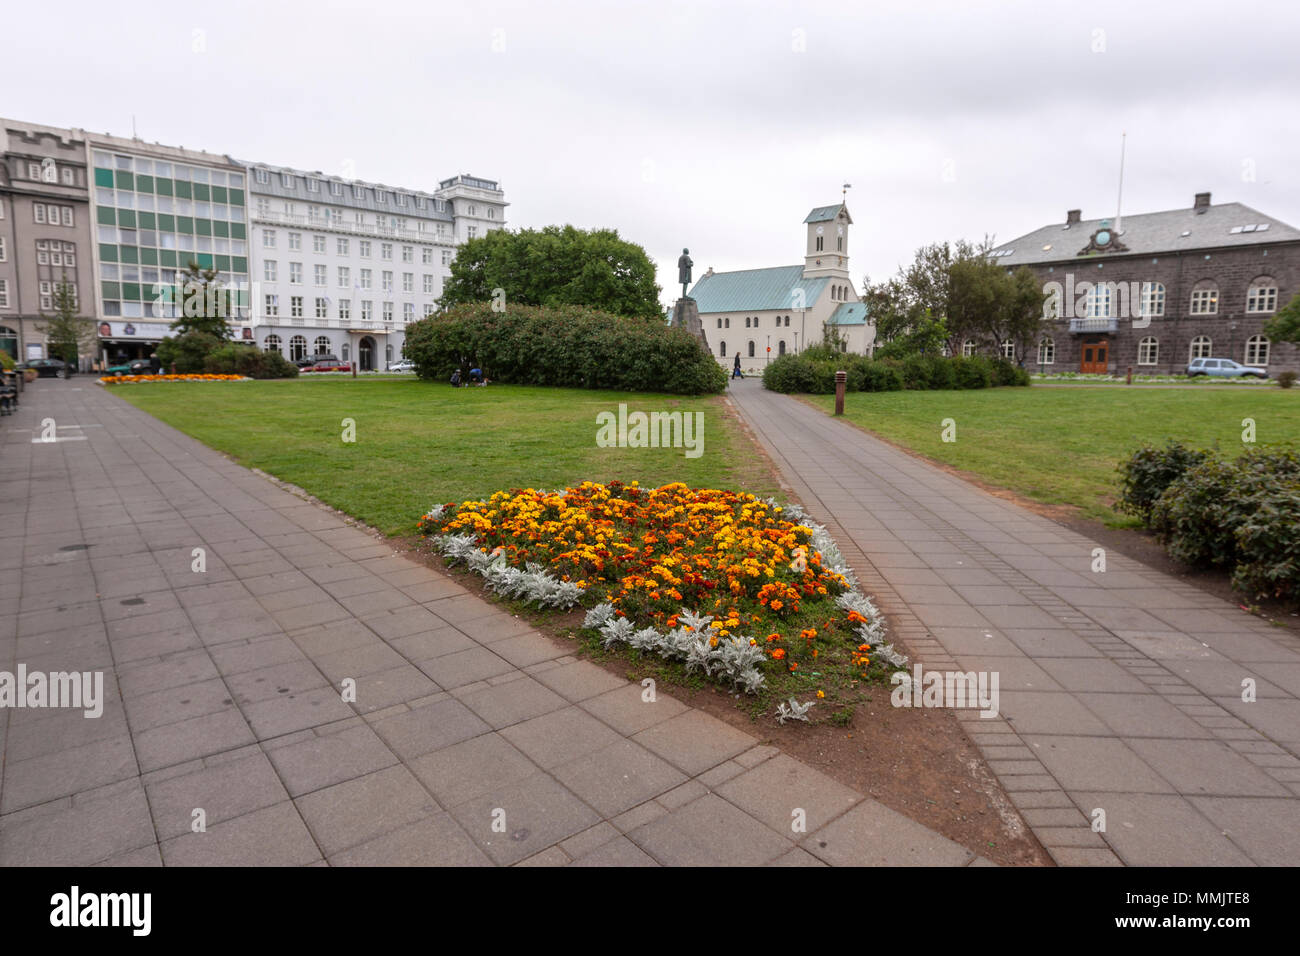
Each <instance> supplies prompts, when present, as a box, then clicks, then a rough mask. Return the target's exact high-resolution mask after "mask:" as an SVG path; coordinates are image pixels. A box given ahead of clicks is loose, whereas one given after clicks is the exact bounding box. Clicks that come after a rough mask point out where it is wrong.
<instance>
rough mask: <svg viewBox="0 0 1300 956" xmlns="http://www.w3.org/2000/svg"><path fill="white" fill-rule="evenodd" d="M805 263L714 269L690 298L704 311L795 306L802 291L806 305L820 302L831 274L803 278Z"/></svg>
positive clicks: (702, 280) (745, 310) (696, 286)
mask: <svg viewBox="0 0 1300 956" xmlns="http://www.w3.org/2000/svg"><path fill="white" fill-rule="evenodd" d="M803 268H804V267H803V266H775V267H774V268H771V269H743V270H741V271H739V272H715V273H713V274H712V275H706V276H703V277H702V278H700V280H699V281H697V282H696V283H695V286H694V287H693V288H692V289H691V291H690V297H691V298H692V299H694V300H695V303H696V305H697V306H698V307H699V310H700V312H701V313H710V312H766V311H776V310H780V309H796V308H798V307H799V306H798V305H797V304H796V293H797V292H798V291H799V290H802V291H803V302H804V306H805V307H810V306H811V305H812V304H813V303H814V302H816V301H817V298H818V296H820V295H821V294H822V290H823V289H825V288H826V284H827V283H828V282H830V277H829V276H818V277H817V278H814V279H805V278H804V277H803Z"/></svg>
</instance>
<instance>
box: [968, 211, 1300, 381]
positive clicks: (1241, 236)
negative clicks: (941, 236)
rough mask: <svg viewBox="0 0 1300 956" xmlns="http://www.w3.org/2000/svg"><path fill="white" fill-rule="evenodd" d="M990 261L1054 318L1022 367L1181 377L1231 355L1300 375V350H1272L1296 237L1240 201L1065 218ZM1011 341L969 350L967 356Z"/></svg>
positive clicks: (1292, 272) (1278, 346) (1293, 276)
mask: <svg viewBox="0 0 1300 956" xmlns="http://www.w3.org/2000/svg"><path fill="white" fill-rule="evenodd" d="M991 255H992V256H993V257H994V261H995V262H997V263H998V264H999V265H1004V266H1006V267H1007V268H1008V269H1014V268H1016V267H1018V266H1022V265H1023V266H1028V267H1029V268H1031V269H1033V270H1034V272H1035V273H1037V275H1038V276H1039V278H1041V279H1042V281H1043V288H1044V292H1045V294H1046V295H1047V297H1048V306H1047V308H1048V309H1049V310H1050V314H1051V315H1052V318H1051V319H1050V321H1049V322H1048V328H1047V330H1046V332H1045V334H1044V335H1043V336H1042V339H1041V341H1040V342H1039V343H1037V345H1036V346H1035V345H1034V344H1032V343H1027V348H1026V349H1025V352H1024V354H1023V355H1015V356H1014V357H1015V358H1017V359H1022V360H1023V362H1024V365H1025V367H1026V368H1028V369H1030V370H1032V371H1043V372H1109V373H1111V374H1124V373H1125V371H1126V370H1127V369H1128V368H1129V367H1132V369H1133V371H1134V373H1135V374H1136V373H1140V372H1146V373H1176V372H1183V371H1185V370H1186V367H1187V364H1188V362H1189V361H1190V360H1191V359H1193V358H1198V357H1215V358H1229V359H1233V360H1235V361H1237V362H1240V363H1242V364H1245V365H1258V366H1262V367H1264V368H1266V369H1267V370H1268V371H1269V373H1270V374H1271V375H1276V374H1277V373H1278V372H1280V371H1282V370H1285V369H1297V368H1300V354H1298V352H1300V350H1297V348H1296V346H1294V345H1290V344H1287V343H1281V342H1270V341H1269V340H1268V337H1267V336H1266V335H1265V334H1264V326H1265V324H1266V323H1267V322H1268V321H1269V320H1270V319H1271V318H1272V317H1273V315H1274V314H1275V313H1276V312H1277V310H1278V309H1279V308H1281V307H1283V306H1284V305H1286V304H1287V303H1288V302H1289V301H1290V300H1291V299H1292V297H1294V296H1295V295H1296V294H1297V293H1298V292H1300V230H1296V229H1294V228H1292V227H1291V226H1289V225H1287V224H1286V223H1284V222H1281V221H1279V220H1277V219H1274V218H1272V217H1271V216H1266V215H1265V214H1263V213H1261V212H1257V211H1255V210H1254V209H1251V208H1250V207H1249V206H1244V205H1242V204H1241V203H1235V202H1233V203H1220V204H1218V205H1214V204H1212V203H1211V202H1210V194H1209V193H1197V194H1196V196H1195V199H1194V201H1193V203H1192V205H1191V206H1189V207H1187V208H1184V209H1173V210H1168V211H1166V212H1156V213H1146V214H1139V215H1132V216H1124V217H1123V218H1122V219H1115V220H1112V219H1087V220H1085V219H1083V218H1082V215H1081V212H1080V210H1078V209H1072V210H1070V211H1069V212H1067V213H1066V217H1065V221H1064V222H1060V223H1055V224H1052V225H1047V226H1043V227H1042V228H1041V229H1038V230H1036V231H1034V232H1031V233H1028V234H1026V235H1023V236H1020V237H1019V238H1017V239H1013V240H1011V241H1010V242H1006V243H1003V244H1002V245H1000V246H998V247H996V248H995V249H993V250H992V252H991ZM989 347H993V348H997V347H1001V348H1002V349H1003V351H1004V354H1006V353H1007V352H1011V351H1013V350H1014V349H1015V345H1014V344H1012V343H977V342H969V341H968V342H966V343H964V345H963V350H964V351H966V352H971V351H979V350H983V349H985V348H989Z"/></svg>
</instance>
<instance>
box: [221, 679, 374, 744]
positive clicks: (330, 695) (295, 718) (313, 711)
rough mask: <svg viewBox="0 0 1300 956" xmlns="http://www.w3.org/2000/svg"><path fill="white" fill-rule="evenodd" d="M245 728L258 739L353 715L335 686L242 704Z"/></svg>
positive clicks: (316, 725) (317, 725) (277, 735)
mask: <svg viewBox="0 0 1300 956" xmlns="http://www.w3.org/2000/svg"><path fill="white" fill-rule="evenodd" d="M243 709H244V715H245V716H246V717H247V718H248V725H249V726H250V727H252V729H253V732H254V733H255V734H257V737H258V739H259V740H266V739H268V738H270V737H279V736H280V735H281V734H288V733H293V732H294V731H295V730H305V729H306V728H308V727H319V726H321V725H322V724H329V723H333V722H334V721H336V720H343V719H345V718H347V717H351V716H352V708H351V707H349V706H348V705H347V704H345V703H343V699H342V697H341V696H340V692H339V690H338V689H337V688H334V687H318V688H316V689H314V690H307V691H300V692H298V693H289V694H280V695H278V696H276V697H273V698H271V699H269V700H261V701H256V702H253V703H249V704H245V705H244V708H243Z"/></svg>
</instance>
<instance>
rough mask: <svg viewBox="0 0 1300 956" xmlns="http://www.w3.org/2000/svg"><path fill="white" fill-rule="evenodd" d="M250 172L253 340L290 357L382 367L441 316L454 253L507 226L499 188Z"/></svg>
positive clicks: (266, 169)
mask: <svg viewBox="0 0 1300 956" xmlns="http://www.w3.org/2000/svg"><path fill="white" fill-rule="evenodd" d="M245 165H246V168H247V170H248V175H247V180H248V188H249V203H248V212H249V219H250V223H251V226H252V229H251V234H250V236H249V240H250V242H249V244H250V257H251V261H250V264H249V270H250V273H251V278H252V280H253V284H254V286H253V295H252V302H251V309H250V313H251V315H250V325H251V328H252V332H251V334H252V337H253V338H254V340H255V341H256V343H257V345H258V347H259V348H262V349H265V350H268V351H270V350H274V351H278V352H279V353H280V354H281V355H283V356H285V358H288V359H290V360H297V359H301V358H306V357H310V356H313V355H324V354H331V355H336V356H338V357H339V358H341V359H343V360H344V361H354V362H356V363H357V367H358V368H359V369H360V370H361V371H369V370H372V369H377V370H382V369H385V368H387V367H388V366H389V365H391V364H392V363H394V362H396V361H397V360H398V359H399V358H400V357H401V355H402V346H403V344H404V342H405V339H406V336H405V329H406V326H407V325H408V324H409V323H411V322H414V321H415V320H416V319H420V318H423V317H424V316H426V315H428V314H429V313H431V312H432V311H433V310H434V308H435V305H434V303H435V302H436V301H437V299H438V297H439V296H440V295H442V284H443V280H444V279H445V278H446V277H447V276H448V275H450V271H451V270H450V266H451V262H452V259H453V258H454V256H455V250H456V246H458V245H459V244H460V243H462V242H464V241H465V240H467V239H472V238H474V237H475V236H481V235H483V234H484V233H486V232H487V231H488V230H489V229H500V228H501V227H503V226H504V225H505V208H506V206H507V205H508V204H507V203H506V201H505V194H504V193H503V192H502V190H501V188H500V186H499V184H498V183H496V182H494V181H492V180H487V179H478V178H475V177H473V176H463V175H462V176H454V177H452V178H451V179H446V180H443V181H442V182H441V183H439V185H438V190H437V192H434V193H425V192H420V191H418V190H412V189H399V188H395V187H391V186H384V185H380V184H376V183H365V182H360V181H358V180H345V179H340V178H336V177H330V176H326V175H324V174H322V173H320V172H305V171H303V170H297V169H285V168H282V167H272V166H268V165H265V164H259V163H247V164H245Z"/></svg>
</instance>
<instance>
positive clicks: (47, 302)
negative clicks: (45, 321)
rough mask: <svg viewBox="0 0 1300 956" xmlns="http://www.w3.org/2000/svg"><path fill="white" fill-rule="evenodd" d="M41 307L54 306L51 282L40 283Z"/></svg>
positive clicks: (46, 308) (49, 307)
mask: <svg viewBox="0 0 1300 956" xmlns="http://www.w3.org/2000/svg"><path fill="white" fill-rule="evenodd" d="M40 293H41V308H42V309H45V310H49V309H52V308H54V288H53V283H51V282H48V281H42V282H41V283H40Z"/></svg>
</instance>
